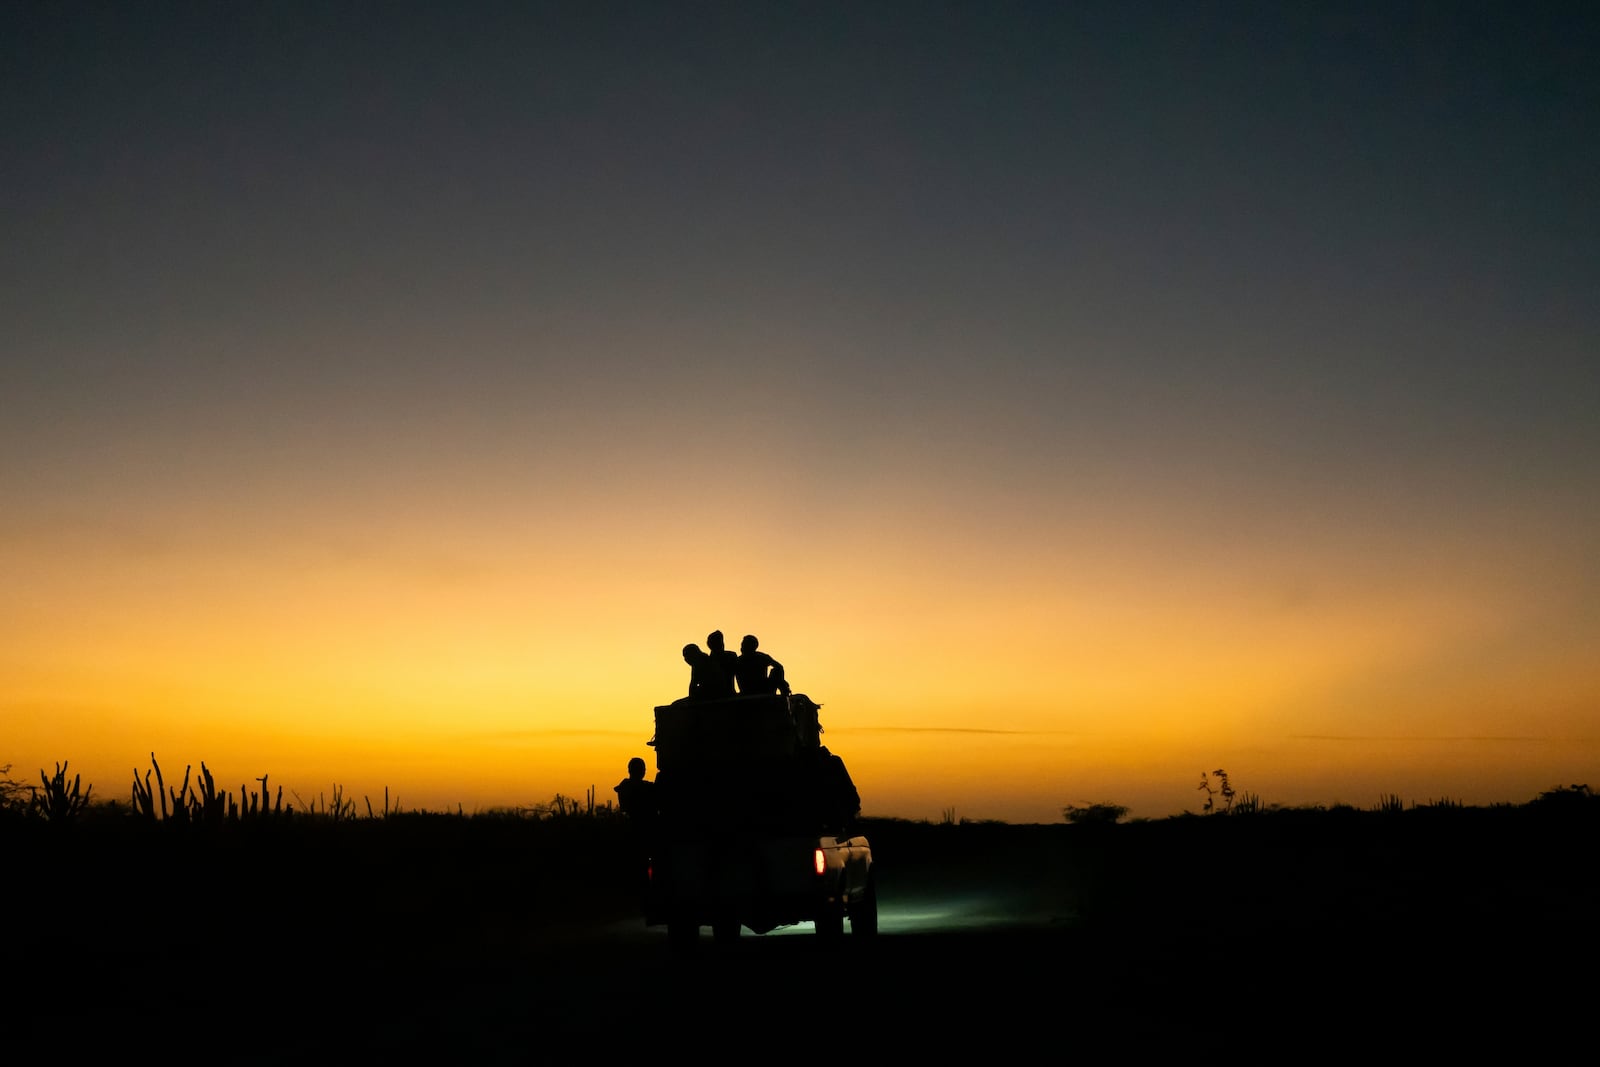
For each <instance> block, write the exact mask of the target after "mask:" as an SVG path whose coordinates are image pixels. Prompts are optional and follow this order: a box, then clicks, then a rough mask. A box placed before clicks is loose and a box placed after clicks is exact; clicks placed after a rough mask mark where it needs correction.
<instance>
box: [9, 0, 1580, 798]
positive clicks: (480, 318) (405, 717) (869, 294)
mask: <svg viewBox="0 0 1600 1067" xmlns="http://www.w3.org/2000/svg"><path fill="white" fill-rule="evenodd" d="M1597 45H1600V8H1597V7H1596V6H1595V5H1592V4H1571V5H1560V4H1526V3H1517V4H1511V3H1505V4H1469V3H1446V4H1419V5H1411V4H1397V3H1378V4H1371V5H1367V4H1357V3H1336V4H1327V5H1321V6H1314V5H1301V4H1288V5H1285V4H1279V3H1266V4H1253V3H1150V4H1126V3H1085V4H1077V3H1051V4H1036V3H992V4H987V3H985V4H980V3H958V4H947V3H935V2H918V3H844V4H834V3H793V4H781V5H769V4H759V3H739V4H722V3H696V4H661V3H649V4H631V3H605V2H583V3H569V4H554V5H546V4H538V3H506V4H501V3H466V4H461V5H453V4H436V3H426V4H409V3H384V4H356V3H317V4H304V5H303V4H296V3H271V4H259V5H214V4H164V3H151V4H137V5H126V4H115V3H110V4H75V3H67V4H61V3H23V2H16V3H8V4H6V5H5V6H4V7H3V9H0V135H3V136H0V194H3V201H0V211H3V212H4V215H3V217H4V227H3V229H4V239H3V240H0V345H3V349H4V351H3V355H0V499H3V501H4V507H3V510H0V722H3V724H4V725H3V730H0V765H3V764H6V763H10V764H12V765H13V766H12V776H13V777H14V778H18V779H20V780H24V781H37V771H38V770H39V769H41V768H42V769H45V770H53V768H54V765H55V763H57V762H59V761H61V760H67V761H69V766H70V769H71V770H72V771H74V772H81V773H82V774H83V775H84V778H85V780H86V781H91V782H93V783H94V786H95V790H96V793H97V795H102V796H107V797H123V798H125V797H126V796H127V794H128V789H129V782H130V779H131V777H132V774H133V772H134V771H135V770H138V771H140V772H141V773H142V771H143V770H144V769H146V768H148V766H149V762H150V754H151V753H152V752H154V753H155V755H156V758H157V759H158V760H160V761H161V765H162V769H163V771H164V772H165V773H166V775H167V778H168V781H169V783H170V782H172V781H173V780H174V779H176V778H180V777H181V775H182V769H183V766H184V765H185V764H193V765H194V767H195V769H196V771H197V772H198V769H199V765H200V763H201V762H202V761H204V762H205V763H206V765H207V766H208V767H209V768H210V769H211V770H212V771H213V772H215V773H216V775H217V777H218V779H219V785H222V786H224V787H226V788H229V789H234V790H237V789H238V787H239V785H240V784H241V783H252V784H253V780H254V779H256V778H259V777H260V776H262V775H264V774H265V775H268V776H269V787H270V788H273V789H276V787H277V786H278V785H282V786H283V787H284V788H285V790H286V799H289V792H290V791H292V792H294V793H298V794H299V795H300V796H301V797H302V798H304V799H305V800H310V799H311V798H312V797H314V796H317V795H322V796H326V795H327V794H329V793H330V792H331V790H332V788H333V786H334V785H335V784H338V785H340V786H342V787H343V789H344V790H345V793H346V795H347V796H351V797H356V798H360V797H363V796H366V797H370V798H372V800H373V803H374V806H377V805H378V804H379V803H381V800H380V798H381V796H382V794H383V791H384V789H385V787H387V788H389V790H390V792H391V795H392V796H393V797H396V798H397V799H398V800H399V801H400V802H401V803H402V804H404V805H406V806H425V807H430V808H440V807H448V808H452V809H453V808H454V807H455V806H456V805H458V804H459V805H462V806H463V807H464V808H465V809H466V810H476V809H481V808H485V807H490V806H500V805H516V804H531V803H539V802H544V801H548V800H549V799H550V798H551V797H552V796H553V795H554V794H557V793H561V794H563V795H566V796H580V797H581V796H582V795H583V794H584V793H585V791H586V790H587V789H588V788H589V787H590V786H597V787H598V793H599V799H600V800H607V799H610V798H611V786H612V785H614V784H615V783H616V782H617V780H619V779H620V778H622V777H623V775H624V768H625V765H626V763H627V760H628V759H629V757H631V756H635V755H645V754H647V753H648V751H649V750H648V749H647V748H645V746H644V742H645V740H646V739H647V738H648V737H649V736H650V734H651V731H652V725H653V724H652V719H651V709H652V708H653V707H654V706H655V705H657V704H661V703H666V702H667V701H669V700H671V699H673V698H675V697H677V696H679V695H681V694H682V693H683V691H684V689H685V686H686V683H687V668H686V667H685V666H684V664H683V662H682V660H681V658H680V656H679V652H678V650H679V649H680V648H681V646H682V645H683V644H684V643H686V642H689V641H696V642H703V641H704V638H705V635H706V633H707V632H708V631H709V630H711V629H713V628H720V629H722V630H724V631H726V632H727V633H728V635H729V639H730V644H734V645H736V644H737V642H738V639H739V637H740V636H742V635H743V634H745V633H755V634H757V635H758V636H759V637H760V638H761V643H762V647H763V648H764V649H765V650H767V651H769V652H771V653H772V654H773V655H774V656H776V657H777V658H778V659H779V660H780V661H782V662H783V663H784V664H785V665H786V667H787V668H788V671H789V674H790V677H791V679H792V680H793V681H794V683H795V686H796V689H797V690H799V691H802V692H806V693H808V694H809V695H810V696H811V697H812V698H813V699H815V700H817V701H819V702H820V703H821V704H822V705H823V710H822V722H823V725H824V727H825V729H826V730H827V733H826V735H825V737H824V741H825V742H827V743H829V744H830V745H831V746H832V748H833V749H834V751H836V752H838V753H839V754H840V755H842V756H843V757H844V758H845V760H846V761H847V763H848V764H849V766H850V769H851V772H852V774H853V775H854V777H855V779H856V782H857V785H858V786H859V788H860V790H861V793H862V796H863V800H864V804H865V810H866V812H867V813H868V814H876V815H892V816H901V817H907V818H932V819H937V818H940V817H943V815H944V814H945V813H947V812H952V811H953V812H954V813H955V814H956V815H957V816H961V817H971V818H999V819H1005V820H1007V821H1017V822H1036V821H1037V822H1052V821H1057V820H1059V819H1060V818H1061V809H1062V807H1063V806H1064V805H1066V804H1072V803H1085V802H1091V801H1110V802H1116V803H1122V804H1126V805H1129V806H1131V807H1132V808H1133V811H1134V814H1135V815H1146V816H1157V817H1158V816H1162V815H1166V814H1171V813H1175V812H1178V811H1182V810H1185V809H1188V810H1198V809H1199V807H1200V804H1201V803H1202V802H1203V800H1204V797H1203V795H1201V794H1200V793H1198V792H1197V790H1196V785H1197V784H1198V782H1199V778H1200V772H1201V771H1203V770H1212V769H1215V768H1218V767H1221V768H1225V769H1227V770H1228V771H1229V772H1230V774H1231V775H1232V777H1233V780H1234V784H1235V786H1236V787H1237V788H1239V789H1240V790H1242V791H1247V792H1252V793H1256V794H1258V795H1259V796H1260V797H1261V799H1262V800H1263V801H1264V802H1268V803H1272V802H1276V803H1283V804H1305V803H1336V802H1343V803H1353V804H1357V805H1359V806H1364V807H1365V806H1372V805H1374V804H1375V803H1377V801H1378V800H1379V798H1380V797H1382V796H1386V795H1388V794H1396V795H1399V796H1401V797H1402V798H1403V799H1406V800H1428V799H1433V798H1438V797H1444V796H1448V797H1451V798H1455V799H1462V800H1465V801H1466V802H1469V803H1491V802H1497V801H1512V802H1521V801H1525V800H1528V799H1531V798H1532V797H1533V796H1534V795H1536V794H1537V793H1538V792H1539V791H1541V790H1544V789H1548V788H1551V787H1553V786H1556V785H1563V784H1570V783H1575V782H1592V783H1594V784H1596V785H1600V723H1597V712H1600V655H1597V650H1600V551H1597V550H1600V417H1597V416H1600V359H1597V358H1596V357H1597V353H1600V284H1597V283H1600V207H1597V202H1600V198H1597V197H1596V196H1595V188H1596V181H1597V175H1600V75H1597V74H1596V70H1597V69H1600V68H1597V66H1596V63H1595V56H1596V54H1597V47H1596V46H1597Z"/></svg>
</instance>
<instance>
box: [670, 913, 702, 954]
mask: <svg viewBox="0 0 1600 1067" xmlns="http://www.w3.org/2000/svg"><path fill="white" fill-rule="evenodd" d="M699 940H700V927H698V926H696V925H695V924H694V923H692V922H690V921H689V920H687V919H673V920H672V921H670V922H668V923H667V947H668V948H669V949H671V950H672V954H673V955H675V956H687V955H688V954H690V953H692V952H693V951H694V948H695V945H696V944H697V943H698V942H699Z"/></svg>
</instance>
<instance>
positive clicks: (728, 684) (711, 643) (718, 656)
mask: <svg viewBox="0 0 1600 1067" xmlns="http://www.w3.org/2000/svg"><path fill="white" fill-rule="evenodd" d="M706 647H707V648H708V649H710V650H711V653H710V655H711V661H712V662H713V663H715V664H716V665H717V670H718V672H719V674H718V679H717V684H718V686H719V687H720V688H719V690H718V692H717V696H719V697H731V696H733V679H734V675H735V674H736V673H737V672H738V669H739V653H737V652H735V651H733V650H732V649H730V648H728V647H726V646H725V645H724V643H723V639H722V631H721V630H712V631H711V632H710V633H709V634H707V635H706Z"/></svg>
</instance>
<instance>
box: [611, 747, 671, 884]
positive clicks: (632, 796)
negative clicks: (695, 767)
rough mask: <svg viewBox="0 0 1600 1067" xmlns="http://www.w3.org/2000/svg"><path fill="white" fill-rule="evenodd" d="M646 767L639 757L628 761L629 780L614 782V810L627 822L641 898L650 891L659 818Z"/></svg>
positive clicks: (631, 858)
mask: <svg viewBox="0 0 1600 1067" xmlns="http://www.w3.org/2000/svg"><path fill="white" fill-rule="evenodd" d="M646 770H648V767H647V766H646V765H645V762H644V760H642V759H640V758H639V757H638V756H635V757H633V758H632V759H631V760H629V761H628V777H626V778H624V779H623V780H622V781H620V782H618V783H617V789H616V792H617V810H619V811H621V812H622V817H623V818H625V819H627V820H628V842H629V846H630V847H631V848H632V855H631V856H630V857H629V859H630V861H631V862H632V864H633V869H634V876H635V877H636V878H637V879H638V889H639V894H640V899H641V901H643V899H644V897H645V895H646V894H647V893H648V892H649V890H650V861H651V858H652V856H653V855H654V853H655V847H656V824H657V822H658V820H659V819H660V816H661V807H660V805H659V803H658V802H657V797H656V783H654V782H652V781H651V780H650V779H648V778H646V777H645V771H646Z"/></svg>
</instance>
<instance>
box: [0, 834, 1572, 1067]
mask: <svg viewBox="0 0 1600 1067" xmlns="http://www.w3.org/2000/svg"><path fill="white" fill-rule="evenodd" d="M1592 808H1593V805H1590V806H1589V808H1586V809H1585V810H1583V811H1580V812H1569V813H1565V814H1561V813H1548V812H1547V813H1542V814H1537V815H1536V814H1535V813H1533V812H1531V811H1529V810H1528V809H1521V808H1519V809H1466V810H1458V811H1449V812H1431V811H1421V810H1413V811H1409V812H1404V813H1397V814H1389V815H1384V814H1379V813H1370V812H1369V813H1350V814H1349V815H1348V817H1346V816H1343V815H1341V814H1339V813H1303V814H1302V813H1276V814H1271V813H1269V814H1267V815H1262V816H1247V817H1233V816H1229V817H1225V818H1218V817H1215V816H1211V817H1205V818H1192V819H1177V820H1164V821H1160V822H1152V823H1141V824H1134V825H1126V826H1111V827H1090V826H1067V825H1065V824H1062V825H1057V826H1005V825H984V824H979V825H963V826H933V825H928V824H920V823H901V822H893V821H880V822H876V823H872V824H869V826H868V827H867V832H868V834H869V836H870V837H871V838H872V840H873V844H874V854H875V862H876V865H877V870H878V872H879V894H880V901H881V918H882V931H881V933H880V935H879V936H878V938H877V939H875V940H873V941H871V942H865V941H858V940H856V939H853V938H849V937H847V938H846V941H845V943H844V944H843V945H841V946H838V947H837V948H835V949H832V950H829V949H827V948H826V947H825V946H822V945H819V944H818V943H817V942H816V940H815V939H814V938H813V937H811V936H809V933H808V931H806V930H805V928H798V929H797V930H794V931H789V932H777V933H773V934H768V935H765V936H761V937H757V936H754V935H750V934H748V933H747V934H746V936H744V937H743V938H742V939H741V941H740V943H739V944H738V945H737V946H736V947H734V948H733V949H732V950H731V951H721V950H715V949H714V947H713V946H712V945H711V942H710V939H709V936H708V937H706V938H705V939H704V941H703V944H702V946H701V947H702V949H703V951H702V952H700V953H699V954H697V956H696V957H695V958H693V959H689V960H683V959H675V958H671V957H669V956H668V954H667V952H666V939H665V936H664V934H663V932H662V931H661V930H659V929H655V928H651V929H646V928H645V927H644V926H643V924H642V922H641V921H640V920H639V919H638V918H637V915H636V913H635V912H634V911H633V910H632V908H631V903H632V901H631V898H630V896H629V894H628V892H627V886H626V882H625V878H624V877H623V876H622V872H621V870H620V868H619V866H618V860H617V857H618V855H619V852H620V849H619V848H618V847H617V846H618V843H619V841H620V838H618V837H617V836H616V835H615V834H613V833H611V832H609V831H606V832H596V831H595V830H594V829H593V827H592V826H590V827H584V826H578V825H573V826H569V827H565V828H562V827H557V828H548V827H546V828H543V829H539V830H538V832H537V833H532V834H530V831H529V830H528V828H527V827H525V826H518V825H516V824H515V823H514V822H511V821H507V822H504V823H500V824H492V823H489V822H485V823H484V824H482V825H479V826H470V825H469V823H471V822H473V820H468V821H466V822H463V821H461V820H449V819H446V818H441V819H440V820H438V821H436V822H431V823H425V822H421V821H418V822H416V823H414V824H412V825H409V826H404V827H401V826H397V825H390V826H385V825H383V824H381V823H376V824H371V825H365V826H357V827H348V826H347V827H340V828H327V829H324V830H322V831H317V832H307V831H305V830H292V831H290V830H281V831H280V830H274V831H253V832H244V831H239V830H237V828H235V829H234V830H233V832H228V833H218V834H214V835H210V836H205V835H199V834H196V833H193V832H192V831H191V832H190V833H187V834H172V833H167V832H152V833H145V834H138V835H129V834H127V833H125V832H117V833H105V832H77V833H75V834H74V835H71V837H70V839H69V840H61V839H60V838H62V837H63V836H64V835H60V834H57V835H54V836H52V837H50V838H49V839H45V838H44V837H42V836H40V835H31V834H30V835H22V836H16V835H13V839H12V841H11V842H10V843H12V844H13V845H15V846H16V847H14V848H11V849H8V850H7V852H8V854H9V855H11V856H12V858H13V865H11V866H10V869H11V871H12V873H13V877H12V878H11V879H10V880H9V881H10V893H11V900H12V906H11V907H9V908H7V909H6V913H7V914H8V915H10V916H12V917H13V922H12V924H11V928H10V930H9V931H8V937H7V941H8V943H9V945H8V947H9V951H8V958H9V961H10V962H9V968H10V978H11V982H10V985H11V987H12V989H13V995H12V996H10V997H8V998H7V1001H8V1006H9V1009H10V1010H9V1011H8V1014H10V1015H11V1016H12V1019H11V1021H9V1022H8V1023H7V1024H6V1025H5V1029H4V1032H5V1034H6V1038H7V1040H6V1042H5V1048H6V1050H7V1052H8V1055H9V1056H10V1057H11V1058H13V1059H14V1060H22V1059H31V1058H32V1057H33V1056H35V1055H51V1056H53V1057H60V1058H62V1059H64V1060H65V1061H66V1062H69V1063H83V1062H108V1061H111V1060H113V1059H126V1058H132V1059H142V1058H144V1056H145V1055H146V1054H149V1053H155V1054H157V1055H159V1056H161V1057H163V1058H165V1059H171V1058H176V1057H178V1056H180V1055H181V1056H182V1057H183V1058H185V1059H192V1060H193V1061H195V1062H198V1063H203V1064H214V1063H260V1064H276V1063H314V1062H333V1061H341V1060H342V1061H349V1062H379V1061H382V1062H424V1061H426V1062H456V1063H534V1062H541V1061H543V1060H546V1059H550V1058H552V1057H553V1056H555V1052H554V1050H555V1049H557V1048H563V1049H565V1048H582V1049H584V1050H586V1051H585V1052H584V1053H583V1055H584V1056H585V1057H589V1056H612V1055H618V1056H633V1055H646V1054H647V1053H648V1051H649V1050H650V1049H652V1048H658V1049H663V1050H665V1049H680V1048H681V1049H682V1050H684V1051H686V1052H688V1053H689V1054H691V1055H695V1056H701V1057H703V1056H706V1055H709V1056H712V1057H713V1058H714V1059H716V1060H717V1061H719V1062H720V1061H723V1060H730V1061H731V1060H735V1059H751V1058H760V1059H771V1058H774V1057H776V1058H778V1059H780V1060H784V1061H787V1060H790V1059H800V1058H806V1059H810V1058H812V1057H813V1056H815V1057H819V1058H821V1059H824V1060H828V1061H834V1060H836V1059H843V1060H851V1059H858V1058H861V1057H863V1056H865V1055H868V1054H872V1055H874V1056H890V1055H892V1056H895V1057H896V1058H898V1057H899V1056H902V1055H909V1054H913V1053H932V1054H935V1055H938V1056H939V1057H940V1059H941V1060H942V1059H944V1058H946V1056H947V1054H955V1053H956V1052H957V1051H959V1050H963V1049H986V1050H988V1051H987V1052H983V1053H982V1056H983V1058H995V1057H999V1058H1002V1059H1016V1058H1020V1057H1021V1056H1023V1055H1025V1054H1026V1055H1030V1056H1031V1055H1032V1054H1033V1052H1032V1050H1035V1049H1038V1048H1056V1049H1058V1050H1061V1049H1070V1050H1071V1054H1073V1055H1078V1054H1085V1055H1086V1054H1089V1053H1090V1052H1091V1050H1092V1049H1100V1050H1101V1054H1104V1052H1105V1049H1106V1048H1107V1046H1106V1042H1107V1041H1108V1040H1110V1041H1114V1042H1115V1045H1114V1048H1115V1049H1117V1050H1119V1051H1118V1055H1119V1056H1120V1055H1124V1054H1132V1052H1133V1051H1134V1050H1135V1049H1136V1048H1139V1047H1143V1046H1149V1047H1151V1048H1157V1047H1161V1048H1166V1049H1169V1050H1171V1051H1173V1052H1176V1053H1177V1054H1179V1055H1186V1056H1193V1057H1198V1058H1210V1057H1213V1056H1219V1057H1220V1056H1224V1055H1237V1054H1243V1053H1244V1052H1246V1051H1247V1050H1248V1049H1249V1048H1250V1047H1252V1045H1255V1046H1258V1047H1259V1049H1260V1051H1261V1053H1262V1054H1263V1055H1272V1057H1273V1059H1274V1060H1282V1059H1285V1058H1293V1059H1300V1058H1303V1057H1310V1056H1311V1054H1312V1053H1313V1052H1316V1053H1318V1054H1317V1055H1315V1056H1314V1057H1312V1058H1315V1059H1319V1060H1320V1059H1321V1058H1323V1057H1322V1055H1321V1054H1320V1053H1321V1052H1323V1051H1329V1050H1333V1049H1336V1048H1338V1049H1343V1050H1345V1051H1348V1052H1357V1053H1361V1054H1365V1055H1379V1054H1385V1057H1386V1058H1387V1055H1388V1054H1397V1053H1404V1052H1406V1050H1408V1049H1410V1050H1414V1051H1415V1053H1416V1054H1418V1055H1423V1054H1426V1055H1428V1056H1429V1057H1430V1058H1432V1057H1434V1056H1437V1055H1442V1054H1456V1053H1469V1052H1470V1053H1473V1054H1474V1058H1477V1054H1479V1053H1483V1052H1486V1051H1488V1050H1491V1049H1494V1048H1505V1049H1507V1050H1509V1051H1514V1052H1515V1054H1516V1055H1517V1056H1518V1057H1519V1059H1521V1058H1526V1057H1528V1056H1530V1055H1537V1054H1539V1052H1540V1050H1541V1049H1548V1050H1549V1051H1550V1054H1551V1055H1554V1054H1556V1050H1558V1049H1560V1048H1561V1047H1562V1046H1563V1045H1565V1044H1566V1043H1568V1042H1570V1041H1573V1040H1583V1041H1588V1040H1589V1030H1590V1027H1591V1023H1590V1018H1591V1014H1592V1013H1593V1011H1594V1005H1595V994H1596V991H1597V990H1596V985H1597V983H1596V980H1595V975H1596V968H1597V962H1600V961H1597V958H1596V949H1597V947H1600V937H1597V930H1600V909H1597V907H1596V905H1597V903H1600V889H1597V885H1596V879H1595V875H1596V853H1595V846H1596V843H1597V840H1600V838H1597V836H1596V833H1595V831H1596V829H1597V827H1600V820H1597V819H1596V817H1595V814H1594V812H1593V811H1592V810H1589V809H1592ZM225 829H227V828H225ZM1063 1043H1065V1044H1063ZM1274 1050H1276V1051H1274ZM1067 1054H1068V1053H1067V1052H1065V1051H1062V1052H1060V1055H1067ZM1052 1055H1053V1058H1054V1056H1055V1054H1052ZM556 1058H569V1057H567V1056H566V1055H563V1056H560V1057H556ZM673 1058H676V1057H675V1056H674V1057H673Z"/></svg>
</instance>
